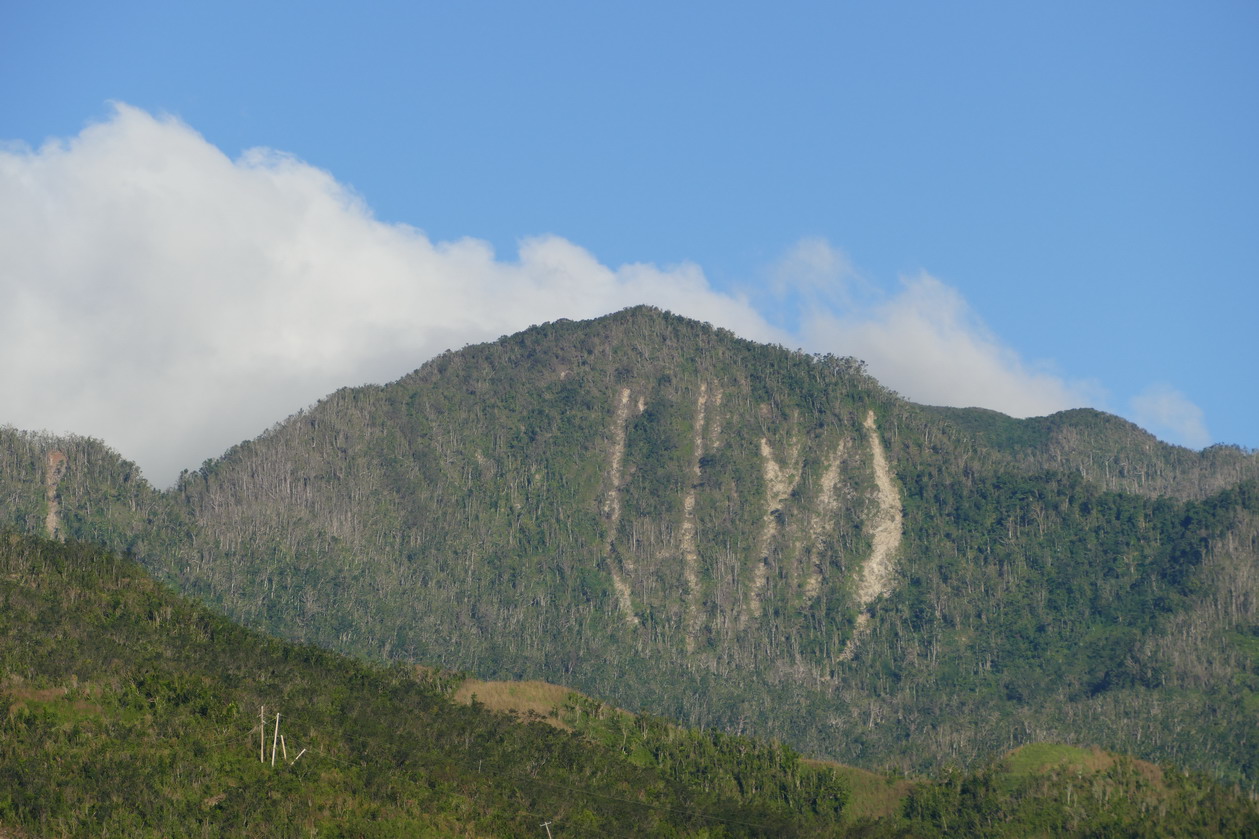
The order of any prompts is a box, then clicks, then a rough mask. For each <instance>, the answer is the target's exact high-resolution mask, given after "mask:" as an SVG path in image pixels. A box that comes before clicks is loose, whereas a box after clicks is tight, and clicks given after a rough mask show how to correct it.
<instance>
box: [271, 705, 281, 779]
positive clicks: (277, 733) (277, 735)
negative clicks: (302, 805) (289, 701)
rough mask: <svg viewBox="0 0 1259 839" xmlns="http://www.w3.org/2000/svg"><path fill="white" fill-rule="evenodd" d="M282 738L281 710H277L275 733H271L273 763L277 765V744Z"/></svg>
mask: <svg viewBox="0 0 1259 839" xmlns="http://www.w3.org/2000/svg"><path fill="white" fill-rule="evenodd" d="M279 740H280V712H279V711H276V712H275V734H273V735H271V765H272V766H275V746H276V743H278V742H279Z"/></svg>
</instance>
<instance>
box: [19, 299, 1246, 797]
mask: <svg viewBox="0 0 1259 839" xmlns="http://www.w3.org/2000/svg"><path fill="white" fill-rule="evenodd" d="M0 441H3V443H4V446H3V448H2V449H0V489H3V491H4V493H5V495H4V496H3V497H4V499H5V501H6V503H7V505H8V508H7V509H6V515H8V514H9V513H8V511H9V510H12V511H13V514H12V516H11V517H10V518H11V520H13V521H15V522H17V523H19V524H21V525H23V526H25V527H26V528H27V529H29V530H38V529H41V528H46V526H47V522H48V508H49V506H50V503H52V504H55V505H57V507H58V518H57V521H58V526H59V527H60V528H61V531H62V532H64V533H68V534H70V535H73V536H76V537H80V538H94V539H99V540H102V541H104V542H105V543H107V544H110V545H112V546H115V547H119V548H122V549H128V550H131V551H132V552H133V553H134V555H135V556H137V557H138V558H139V559H141V561H142V562H144V563H145V564H146V565H147V566H148V567H149V568H151V569H153V570H154V572H155V573H157V574H158V575H159V576H160V577H161V578H163V579H165V580H168V581H170V582H172V583H173V584H174V585H176V586H177V587H179V588H180V589H181V590H184V591H187V592H190V593H193V594H195V595H196V596H198V597H200V598H203V599H204V600H206V601H208V602H210V603H213V604H215V605H217V606H218V607H219V608H221V609H223V610H224V611H225V612H226V613H227V614H229V615H231V616H232V617H234V618H236V619H238V620H241V621H243V622H245V623H246V624H248V625H251V626H256V627H261V628H264V629H266V630H267V631H269V632H271V633H274V634H277V635H280V636H283V637H289V638H294V639H298V640H302V641H308V642H312V643H316V644H319V645H322V646H327V647H331V648H335V649H339V650H344V651H348V652H353V653H356V654H360V655H366V656H369V657H378V658H400V659H406V660H415V661H420V662H426V663H432V664H439V665H442V666H446V667H452V668H458V669H466V670H469V671H472V672H474V673H477V674H478V675H482V676H487V677H497V678H503V677H509V678H547V679H550V680H552V681H559V682H563V683H565V684H570V685H572V686H574V687H577V688H580V689H582V690H585V691H587V692H589V693H592V694H594V695H597V696H600V697H601V698H604V699H608V700H610V701H613V702H615V703H616V704H618V705H622V706H625V707H629V708H633V709H643V710H649V711H652V712H654V713H660V714H664V715H668V716H673V717H676V718H680V719H683V720H686V721H687V722H688V723H691V724H696V725H702V726H714V727H721V728H725V729H727V730H733V731H748V732H756V733H758V734H760V735H763V736H773V737H778V738H782V739H784V740H786V741H788V742H791V743H794V744H796V745H797V746H798V747H801V748H803V749H805V750H807V751H809V752H812V753H815V754H823V755H829V756H832V757H835V758H838V759H841V760H845V761H847V762H854V763H858V764H863V765H885V764H894V765H898V766H901V767H903V768H914V767H923V766H931V765H938V764H940V763H944V762H952V761H962V762H971V761H975V760H978V759H980V758H982V757H984V756H987V755H991V754H994V753H998V752H1001V751H1004V750H1007V749H1009V748H1012V747H1014V746H1016V745H1018V744H1020V743H1024V742H1029V741H1032V740H1045V739H1052V740H1061V741H1065V742H1074V743H1081V744H1092V743H1096V744H1100V745H1103V746H1106V747H1108V748H1115V749H1118V750H1121V751H1128V752H1131V753H1134V754H1138V755H1140V756H1143V757H1147V758H1152V759H1160V760H1161V759H1174V760H1176V761H1178V762H1181V763H1184V764H1188V765H1191V766H1195V767H1198V768H1202V769H1207V770H1210V771H1212V772H1214V773H1216V774H1217V775H1220V776H1222V777H1226V778H1234V779H1243V780H1245V781H1246V783H1248V784H1254V783H1255V782H1256V780H1257V779H1259V738H1257V736H1256V733H1255V729H1254V725H1253V718H1254V717H1253V715H1254V713H1255V710H1256V707H1257V702H1256V698H1255V697H1256V686H1259V615H1257V614H1256V609H1257V608H1259V593H1257V591H1256V589H1257V587H1259V579H1257V578H1259V570H1257V559H1256V557H1257V556H1259V547H1257V544H1259V488H1257V485H1256V476H1259V457H1256V455H1255V454H1253V453H1247V452H1244V451H1241V450H1238V449H1234V448H1228V447H1216V448H1213V449H1209V450H1207V451H1206V452H1202V453H1194V452H1188V451H1186V450H1183V449H1177V448H1175V447H1171V446H1166V445H1164V444H1161V443H1158V442H1157V441H1155V440H1154V439H1153V438H1151V437H1150V436H1149V435H1148V434H1145V432H1143V431H1141V430H1140V429H1137V428H1136V427H1135V426H1131V425H1130V424H1128V423H1125V422H1123V421H1122V420H1118V419H1117V418H1113V417H1109V416H1106V415H1103V414H1099V413H1097V412H1092V411H1074V412H1067V413H1065V414H1059V415H1055V416H1053V417H1047V418H1040V419H1035V420H1023V421H1018V420H1011V419H1009V418H1007V417H1003V416H1001V415H997V414H993V413H991V412H984V411H976V410H965V411H958V410H954V409H939V408H925V407H922V406H917V405H914V404H911V403H908V402H906V401H904V400H903V399H901V398H899V397H898V396H896V395H895V394H893V393H891V392H889V391H887V390H886V389H885V388H883V387H881V386H880V385H879V384H878V383H877V382H875V381H874V380H873V379H871V378H870V377H868V376H867V375H865V374H864V372H863V370H862V368H861V365H860V364H859V363H858V362H855V361H853V360H851V359H836V358H831V357H821V358H819V357H810V356H806V355H802V354H799V353H792V352H788V351H786V350H783V349H781V348H776V347H767V346H762V345H758V344H754V343H751V342H747V341H743V340H740V339H738V338H736V337H734V336H733V335H731V334H729V333H727V332H724V331H722V330H717V329H713V328H711V327H708V326H706V325H704V324H699V323H696V322H694V321H689V320H686V319H683V318H678V317H674V316H672V315H667V314H664V313H661V312H658V311H655V310H652V309H647V308H637V309H630V310H626V311H624V312H621V313H618V314H616V315H612V316H609V317H606V318H601V319H599V320H596V321H590V322H583V323H570V322H558V323H553V324H548V325H544V326H540V327H535V328H533V329H530V330H527V331H525V332H523V333H520V334H518V335H514V336H510V337H506V338H503V339H501V340H500V341H498V342H495V343H493V344H488V345H483V346H476V347H468V348H465V349H463V350H460V351H458V352H450V353H446V354H444V355H443V356H441V357H439V358H437V359H434V360H433V361H431V362H429V363H428V364H426V365H424V366H423V367H422V368H420V369H419V370H417V371H416V372H415V373H413V374H411V375H409V376H407V377H404V378H403V379H401V380H399V381H398V382H395V383H393V384H390V385H387V386H383V387H377V386H371V387H361V388H353V389H346V390H342V391H339V392H337V393H335V394H333V395H331V396H329V397H328V398H327V399H325V400H324V401H322V402H321V403H319V404H318V405H316V406H314V407H313V408H311V409H310V410H308V411H305V412H303V413H301V414H298V415H296V416H294V417H291V418H290V419H288V420H287V421H285V422H283V423H280V424H278V425H277V426H275V427H274V428H272V429H271V430H269V431H268V432H266V433H265V434H263V435H262V436H261V437H259V438H258V439H257V440H254V441H251V442H247V443H242V444H241V445H240V446H237V447H235V448H233V449H232V450H231V451H229V452H227V453H226V454H225V455H224V456H223V457H222V458H220V459H218V460H216V461H213V462H208V463H207V464H205V465H204V466H203V467H202V468H201V469H199V470H197V471H195V472H189V473H186V474H185V475H184V476H183V477H182V479H181V481H180V483H179V485H178V486H177V487H176V488H175V489H174V490H172V491H170V492H169V493H161V494H159V493H154V492H153V491H152V490H151V489H150V488H149V487H148V486H147V485H146V484H144V483H143V481H139V480H137V479H135V478H134V477H132V472H131V471H129V470H128V468H127V466H126V464H122V463H121V462H120V461H118V460H117V458H116V457H115V458H114V459H113V461H112V465H110V458H109V456H108V453H107V452H104V451H103V450H102V449H101V447H99V446H97V445H95V444H92V443H91V442H90V441H67V443H66V445H64V446H62V445H61V444H60V443H58V442H57V441H50V440H43V439H41V438H37V437H35V436H33V435H28V434H22V433H19V432H12V431H10V432H8V433H6V434H2V435H0ZM54 452H63V453H64V455H65V463H64V464H61V465H56V464H54V463H53V461H54V460H56V457H55V456H54V455H53V453H54ZM76 464H80V465H79V466H77V467H76ZM63 466H64V468H63ZM76 468H79V469H81V470H85V471H83V472H82V473H81V474H77V475H76ZM59 470H60V471H61V473H62V474H61V476H60V477H58V478H56V481H54V480H53V478H54V477H56V475H57V473H58V471H59ZM75 481H78V482H79V483H77V484H76V483H74V482H75ZM54 483H55V484H56V489H55V490H53V491H51V494H50V489H49V487H50V486H52V485H53V484H54ZM79 487H83V489H82V490H80V489H79Z"/></svg>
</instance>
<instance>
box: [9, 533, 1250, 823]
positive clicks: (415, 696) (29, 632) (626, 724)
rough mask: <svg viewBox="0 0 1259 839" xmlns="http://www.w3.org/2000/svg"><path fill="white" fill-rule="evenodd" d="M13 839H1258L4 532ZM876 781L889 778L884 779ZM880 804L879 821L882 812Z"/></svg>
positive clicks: (1191, 812)
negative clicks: (166, 582) (314, 621)
mask: <svg viewBox="0 0 1259 839" xmlns="http://www.w3.org/2000/svg"><path fill="white" fill-rule="evenodd" d="M0 602H2V604H3V606H2V608H0V667H2V672H3V681H2V682H0V697H2V698H3V701H4V702H5V704H6V706H7V707H8V713H7V715H6V717H5V719H4V724H3V728H4V736H3V738H0V834H3V835H5V836H15V837H26V836H41V837H80V836H82V837H86V836H129V837H146V836H152V837H158V836H207V837H214V836H250V837H268V836H293V837H296V836H311V835H318V836H346V837H350V836H353V837H371V836H380V837H395V836H408V837H414V836H434V837H436V836H442V837H447V836H468V837H484V836H521V837H523V836H541V835H544V833H543V830H544V829H545V828H546V827H550V828H551V835H553V836H555V837H565V836H586V837H596V836H597V837H605V836H627V837H628V836H665V837H667V836H678V837H682V836H690V837H736V836H766V837H768V836H774V837H779V836H782V837H790V836H801V837H805V836H870V837H879V836H888V837H890V836H909V835H914V836H936V835H950V836H958V835H962V836H1015V835H1026V833H1019V832H1018V831H1020V830H1024V831H1030V832H1035V831H1036V830H1053V831H1055V832H1057V833H1060V834H1061V835H1080V836H1084V835H1100V834H1099V831H1109V833H1107V835H1125V836H1146V835H1168V834H1169V833H1176V834H1178V835H1186V836H1192V835H1197V836H1239V837H1240V836H1244V835H1247V834H1250V835H1253V832H1254V830H1256V829H1257V828H1259V807H1256V805H1255V804H1254V803H1253V802H1252V801H1251V800H1249V798H1248V797H1246V796H1244V795H1241V794H1240V793H1238V792H1237V791H1234V790H1230V789H1228V788H1227V787H1225V786H1222V785H1220V784H1219V783H1218V782H1215V781H1212V780H1210V779H1208V778H1206V777H1203V776H1198V775H1191V774H1186V773H1183V772H1178V771H1172V770H1164V769H1161V768H1159V767H1155V766H1152V765H1149V764H1142V763H1139V762H1134V761H1132V760H1130V759H1125V758H1118V757H1114V756H1111V755H1107V754H1105V753H1102V752H1100V751H1096V750H1094V751H1093V752H1086V751H1083V750H1078V749H1069V748H1063V747H1048V746H1045V747H1038V748H1036V749H1031V750H1024V751H1022V752H1018V753H1015V754H1013V755H1010V756H1008V757H1007V758H1004V759H1003V760H1002V761H1001V762H999V763H995V764H992V765H990V766H987V767H984V768H983V769H981V770H977V771H973V772H968V773H962V772H953V773H950V774H947V775H945V776H944V777H942V778H941V779H938V780H927V779H917V780H907V779H904V778H898V777H891V776H888V777H883V778H876V777H869V776H868V773H857V772H856V771H855V770H848V769H845V768H843V767H835V766H829V765H824V764H819V763H817V762H814V761H805V760H802V759H801V758H800V756H799V755H798V754H797V753H796V752H794V750H792V749H791V748H790V747H787V746H784V745H781V744H774V743H764V742H758V741H755V740H751V739H748V738H745V737H737V736H733V735H727V734H721V733H719V732H712V731H697V730H685V729H681V728H678V727H676V726H674V725H671V724H668V723H666V722H664V721H663V720H659V719H656V718H653V717H649V716H646V715H641V714H640V715H633V714H629V713H627V712H624V711H619V710H617V709H613V708H609V707H607V706H605V705H603V704H602V703H599V702H597V701H595V700H593V699H590V698H589V697H584V696H581V695H579V694H575V693H564V694H563V695H564V699H563V702H562V704H561V705H560V706H558V707H557V708H556V709H555V712H554V713H552V714H551V715H549V718H548V719H547V720H546V721H543V718H542V716H541V715H537V714H534V715H532V716H531V717H525V718H522V716H520V715H513V714H510V713H506V712H502V711H495V710H492V709H490V708H488V707H487V706H486V705H485V704H483V703H481V702H479V701H477V699H476V698H475V696H473V697H472V698H471V700H470V701H469V702H467V703H461V702H458V701H455V699H454V696H455V695H456V694H457V692H458V690H459V688H460V686H461V684H462V683H463V681H464V677H463V676H461V675H459V674H451V673H442V672H435V671H431V670H427V669H425V668H417V667H414V666H405V665H392V666H386V665H372V664H367V663H364V662H360V661H356V660H353V659H350V658H347V657H344V656H341V655H337V654H333V653H329V652H326V651H323V650H319V649H317V648H314V647H310V646H302V645H296V644H292V643H286V642H279V641H276V640H274V639H269V638H266V637H264V636H261V635H259V634H258V633H255V632H252V631H250V630H246V629H243V628H241V627H239V626H236V625H234V624H232V623H230V622H228V621H227V620H225V619H224V618H222V617H221V616H218V615H216V614H214V613H212V612H211V611H209V610H207V609H206V608H205V607H202V606H199V605H196V604H194V603H192V602H191V601H189V600H187V599H185V598H183V597H181V596H178V595H176V594H174V593H173V592H171V591H169V590H168V589H166V588H165V587H164V586H162V585H161V584H159V583H157V582H156V581H155V580H154V579H153V578H152V577H151V576H149V575H148V573H147V572H145V571H144V570H143V569H142V568H141V567H140V566H138V565H137V564H136V563H134V562H133V561H130V560H126V559H121V558H119V557H118V556H116V555H114V554H111V553H108V552H105V551H103V550H102V549H100V548H96V547H93V546H88V545H85V544H82V543H73V542H72V543H64V544H63V543H60V542H55V541H50V540H46V539H40V538H37V537H27V536H20V535H18V534H0ZM862 775H867V776H868V777H864V778H862V777H861V776H862ZM857 811H859V812H857Z"/></svg>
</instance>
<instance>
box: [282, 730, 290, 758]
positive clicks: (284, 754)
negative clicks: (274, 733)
mask: <svg viewBox="0 0 1259 839" xmlns="http://www.w3.org/2000/svg"><path fill="white" fill-rule="evenodd" d="M280 757H282V758H284V762H285V763H288V759H289V750H288V746H286V745H284V735H283V734H281V735H280Z"/></svg>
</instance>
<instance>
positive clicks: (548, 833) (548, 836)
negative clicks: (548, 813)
mask: <svg viewBox="0 0 1259 839" xmlns="http://www.w3.org/2000/svg"><path fill="white" fill-rule="evenodd" d="M541 826H542V827H545V828H546V839H551V823H550V822H543V823H542V825H541Z"/></svg>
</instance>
